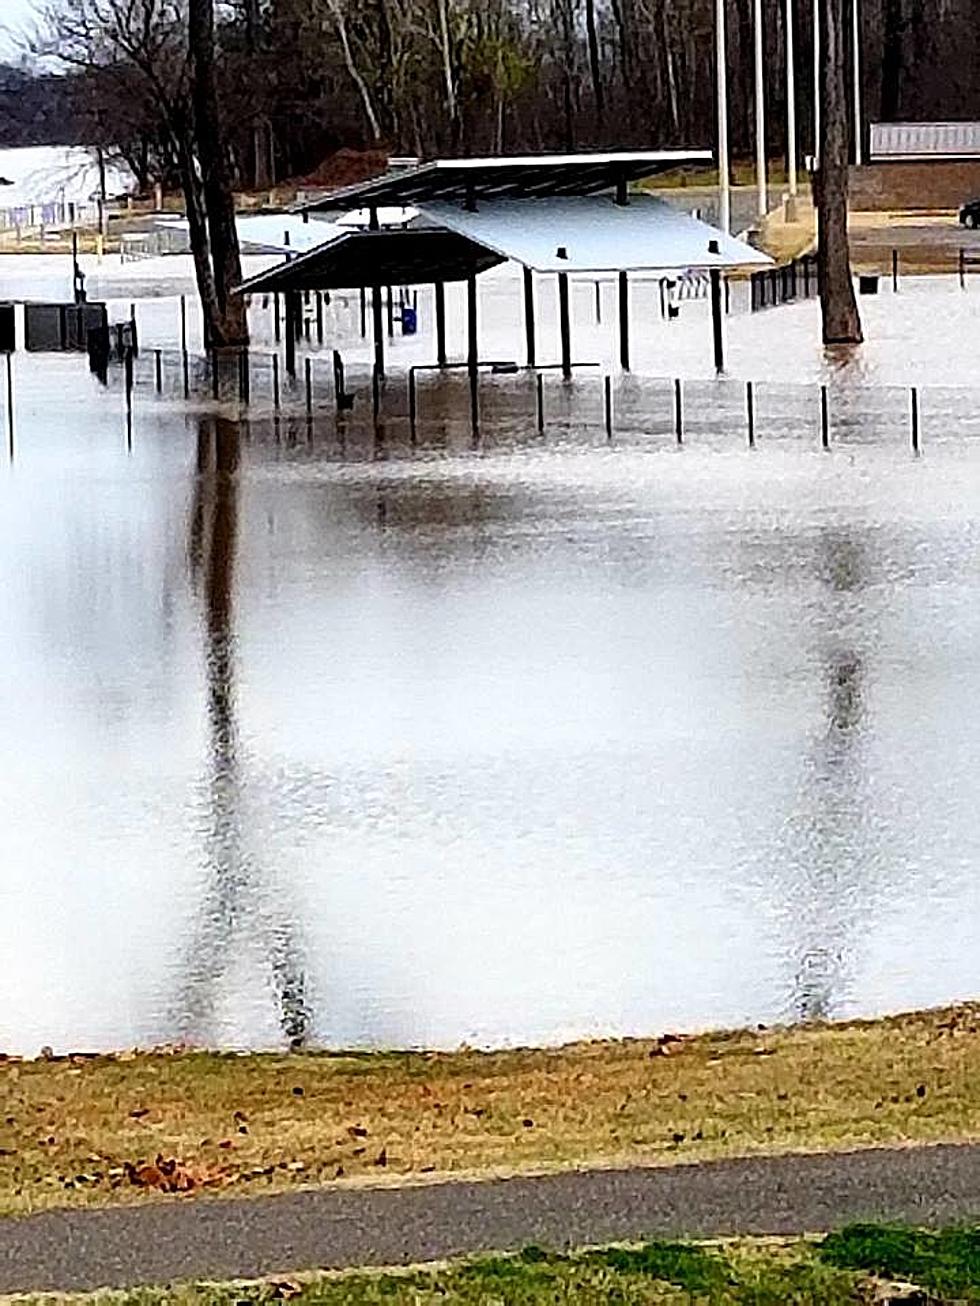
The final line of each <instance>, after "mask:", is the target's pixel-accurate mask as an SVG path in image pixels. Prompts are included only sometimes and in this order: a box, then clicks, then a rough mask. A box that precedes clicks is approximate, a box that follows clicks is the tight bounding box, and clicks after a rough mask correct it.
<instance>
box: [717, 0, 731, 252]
mask: <svg viewBox="0 0 980 1306" xmlns="http://www.w3.org/2000/svg"><path fill="white" fill-rule="evenodd" d="M725 2H726V0H715V63H716V73H715V76H716V78H717V83H718V86H717V93H718V225H719V226H720V227H721V229H722V231H724V232H729V231H731V229H732V195H731V180H730V178H729V175H728V165H729V161H728V63H727V60H728V42H727V40H726V39H725Z"/></svg>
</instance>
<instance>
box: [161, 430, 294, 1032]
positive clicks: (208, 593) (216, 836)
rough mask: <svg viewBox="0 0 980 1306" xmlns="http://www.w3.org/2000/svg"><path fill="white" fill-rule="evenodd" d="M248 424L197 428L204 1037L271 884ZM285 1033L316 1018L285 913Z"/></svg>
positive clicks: (199, 1006)
mask: <svg viewBox="0 0 980 1306" xmlns="http://www.w3.org/2000/svg"><path fill="white" fill-rule="evenodd" d="M238 461H239V427H238V425H237V423H234V422H230V421H228V420H227V419H224V418H213V419H212V418H206V419H203V420H202V421H201V423H200V425H199V427H198V435H197V466H196V476H195V481H194V500H193V507H192V511H191V517H190V529H189V537H190V538H189V553H190V563H191V570H192V574H193V576H194V579H195V582H196V586H197V589H198V593H199V597H200V599H201V601H202V604H203V610H204V624H205V631H206V653H207V706H208V711H207V715H208V730H209V737H210V775H209V779H208V787H209V801H208V811H209V828H208V831H207V840H206V862H207V875H208V889H207V893H206V897H205V900H204V902H203V903H202V905H201V912H200V924H199V928H198V931H197V933H196V935H195V937H194V939H193V942H192V946H191V949H190V953H189V956H188V959H187V964H186V966H185V970H184V974H185V991H184V994H183V999H182V1003H181V1011H182V1013H183V1019H184V1021H185V1024H186V1028H185V1036H186V1037H189V1038H191V1039H194V1038H195V1037H196V1038H201V1037H202V1036H203V1035H204V1033H205V1027H206V1025H207V1023H208V1020H209V1017H210V1016H211V1014H212V1012H213V1006H214V1002H215V997H216V992H215V991H216V988H217V985H218V982H219V980H220V978H221V976H222V975H223V973H224V972H225V971H226V969H227V967H228V964H229V961H230V953H231V949H232V945H233V944H234V943H235V942H236V939H237V940H238V942H239V943H240V944H241V943H243V942H244V937H243V936H244V927H245V924H246V920H245V918H246V917H247V916H248V914H249V908H250V907H252V908H254V906H255V902H254V899H255V896H256V893H257V892H259V891H261V888H262V884H261V881H262V872H261V866H260V864H258V863H257V862H256V859H255V856H254V855H253V854H252V853H251V852H250V851H249V850H248V849H247V848H246V846H245V837H246V836H245V815H244V812H243V810H242V809H243V803H242V787H243V777H242V757H241V751H242V750H241V745H240V740H239V734H238V723H237V712H236V695H235V629H234V594H235V561H236V556H237V550H238V496H239V484H240V482H239V476H238ZM266 942H267V947H268V956H269V960H270V964H271V968H272V974H273V978H274V982H275V989H276V995H277V999H278V1005H279V1013H280V1014H279V1021H280V1025H281V1028H282V1030H283V1033H284V1034H285V1036H286V1038H287V1039H288V1040H289V1042H290V1043H291V1044H292V1045H293V1046H300V1045H301V1044H302V1043H303V1042H304V1041H305V1039H306V1035H307V1032H308V1026H309V1013H308V1010H307V1002H306V993H305V977H304V972H303V967H302V963H301V960H300V958H299V956H298V951H297V946H296V940H295V937H294V928H293V925H292V924H291V922H290V921H289V920H288V919H286V917H285V914H284V913H282V912H280V913H279V915H278V918H277V923H276V924H275V925H274V926H273V927H272V928H271V930H270V937H269V939H268V940H267V941H266Z"/></svg>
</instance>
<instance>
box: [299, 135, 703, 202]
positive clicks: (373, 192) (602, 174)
mask: <svg viewBox="0 0 980 1306" xmlns="http://www.w3.org/2000/svg"><path fill="white" fill-rule="evenodd" d="M711 158H712V156H711V151H710V150H637V151H624V152H620V153H614V154H541V155H534V154H530V155H523V156H520V157H510V158H508V157H500V158H489V159H438V160H436V161H435V162H433V163H425V164H422V165H421V167H418V168H412V169H410V170H409V171H407V172H399V173H395V174H393V175H390V176H386V177H378V178H377V179H375V180H374V181H367V182H362V183H360V184H358V185H356V186H347V187H345V188H344V189H343V190H336V191H332V192H331V193H330V194H328V195H324V196H322V197H321V198H319V199H316V200H311V201H310V202H309V203H308V204H304V205H301V206H300V207H301V210H302V211H306V212H309V213H321V212H329V211H335V210H345V211H346V210H348V209H358V208H373V207H375V206H377V207H398V206H405V205H413V204H424V203H425V202H426V201H433V200H446V201H456V202H458V203H464V202H466V201H467V200H468V199H479V197H480V196H484V197H485V198H487V199H537V198H543V197H550V196H556V195H596V194H599V193H600V192H601V191H605V190H612V189H613V188H614V187H615V186H616V185H617V184H619V183H620V182H624V181H625V182H627V183H629V182H637V181H642V180H643V179H644V178H646V177H652V176H655V175H656V174H657V173H660V172H667V171H669V170H671V169H673V168H678V167H683V166H685V165H686V166H693V167H706V166H708V165H709V164H710V163H711Z"/></svg>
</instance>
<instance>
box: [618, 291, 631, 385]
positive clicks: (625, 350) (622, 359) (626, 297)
mask: <svg viewBox="0 0 980 1306" xmlns="http://www.w3.org/2000/svg"><path fill="white" fill-rule="evenodd" d="M619 365H620V367H621V368H622V369H623V371H624V372H628V371H629V370H630V286H629V274H628V273H627V272H620V274H619Z"/></svg>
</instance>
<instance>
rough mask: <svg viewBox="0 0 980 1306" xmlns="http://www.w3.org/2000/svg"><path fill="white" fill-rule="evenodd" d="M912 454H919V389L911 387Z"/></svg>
mask: <svg viewBox="0 0 980 1306" xmlns="http://www.w3.org/2000/svg"><path fill="white" fill-rule="evenodd" d="M910 399H911V408H912V411H911V417H912V452H913V453H918V452H919V387H918V386H915V385H914V386H913V387H912V391H911V395H910Z"/></svg>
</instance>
